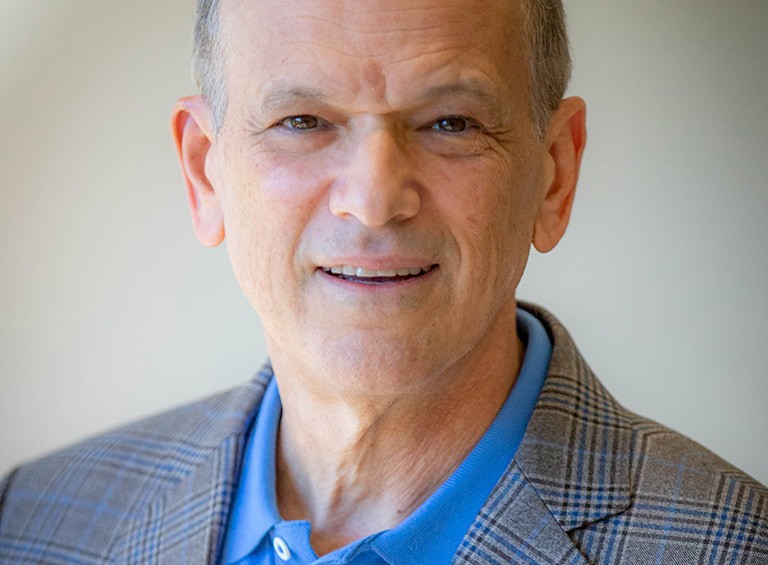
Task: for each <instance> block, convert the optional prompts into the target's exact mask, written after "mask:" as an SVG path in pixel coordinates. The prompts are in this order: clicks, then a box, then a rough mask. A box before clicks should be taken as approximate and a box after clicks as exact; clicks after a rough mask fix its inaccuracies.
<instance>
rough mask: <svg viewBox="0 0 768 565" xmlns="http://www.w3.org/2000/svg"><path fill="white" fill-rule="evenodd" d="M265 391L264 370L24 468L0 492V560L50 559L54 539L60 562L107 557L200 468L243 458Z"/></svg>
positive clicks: (12, 475) (17, 470)
mask: <svg viewBox="0 0 768 565" xmlns="http://www.w3.org/2000/svg"><path fill="white" fill-rule="evenodd" d="M264 388H265V377H264V374H263V372H260V373H259V374H258V375H257V376H256V378H254V380H253V381H252V382H251V383H249V384H247V385H244V386H242V387H238V388H236V389H232V390H229V391H226V392H223V393H219V394H216V395H213V396H211V397H208V398H205V399H203V400H200V401H197V402H195V403H192V404H188V405H185V406H182V407H179V408H175V409H173V410H170V411H167V412H164V413H161V414H158V415H155V416H152V417H149V418H145V419H143V420H140V421H137V422H134V423H131V424H128V425H125V426H122V427H120V428H117V429H115V430H112V431H110V432H107V433H104V434H101V435H98V436H95V437H92V438H90V439H87V440H85V441H81V442H79V443H77V444H75V445H72V446H70V447H67V448H65V449H62V450H60V451H57V452H55V453H52V454H50V455H48V456H46V457H43V458H41V459H38V460H36V461H33V462H31V463H28V464H25V465H22V466H20V467H19V468H17V469H16V470H15V471H13V472H12V473H11V474H10V475H9V476H7V477H6V478H5V479H4V482H3V484H2V486H3V488H2V489H0V557H2V558H3V559H0V561H3V560H4V559H9V560H13V559H21V558H22V556H26V557H29V556H32V555H33V554H34V548H35V547H36V546H37V545H39V546H40V547H43V548H46V549H45V555H46V556H47V555H49V554H50V551H51V549H50V548H51V547H52V546H55V545H56V543H55V540H58V542H59V543H60V544H61V547H63V548H65V549H62V550H61V551H62V552H63V553H62V561H67V555H88V554H89V553H88V552H91V556H92V557H93V559H94V560H97V561H98V560H99V559H100V558H103V557H104V556H105V555H107V554H108V552H109V549H110V547H111V546H112V545H113V543H114V542H115V540H116V536H118V535H119V531H120V529H121V528H120V526H121V524H123V523H124V522H125V521H126V520H130V519H132V517H133V516H134V515H135V514H137V513H140V512H145V511H146V509H147V507H148V506H149V505H150V504H152V502H153V501H155V500H158V499H159V498H160V497H162V496H163V495H164V493H166V492H167V491H168V490H169V489H171V488H173V487H174V485H176V484H178V483H179V481H181V480H182V479H184V478H185V477H187V476H188V475H190V474H192V473H193V472H194V471H195V469H196V468H198V467H199V466H203V465H206V464H207V463H206V462H207V461H208V460H209V459H211V457H214V456H217V455H219V454H220V453H222V452H226V458H230V459H231V458H237V457H239V453H240V451H241V449H242V443H243V438H244V436H245V434H246V432H247V429H248V428H249V426H250V422H251V421H252V419H253V417H254V415H255V413H256V411H257V410H258V405H259V403H260V400H261V397H262V394H263V391H264ZM230 463H233V462H230ZM30 552H32V553H30ZM68 552H73V553H68ZM41 555H42V554H41Z"/></svg>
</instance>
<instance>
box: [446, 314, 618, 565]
mask: <svg viewBox="0 0 768 565" xmlns="http://www.w3.org/2000/svg"><path fill="white" fill-rule="evenodd" d="M520 306H521V307H523V308H525V309H526V310H528V311H530V312H531V313H533V314H534V315H536V316H537V317H538V318H539V319H540V320H541V321H542V322H543V323H544V325H545V326H546V327H547V328H548V330H549V333H550V337H551V338H552V341H553V351H552V359H551V361H550V366H549V374H548V375H547V380H546V381H545V383H544V387H543V388H542V391H541V394H540V395H539V400H538V402H537V404H536V408H535V410H534V412H533V415H532V416H531V420H530V422H529V423H528V427H527V428H526V432H525V436H524V437H523V440H522V442H521V444H520V447H519V448H518V451H517V454H516V455H515V459H514V461H513V462H512V463H511V464H510V466H509V467H508V469H507V471H506V472H505V474H504V476H503V477H502V479H501V480H500V481H499V483H498V484H497V485H496V487H495V489H494V491H493V493H492V494H491V496H490V498H489V499H488V501H487V502H486V504H485V506H484V508H483V510H482V512H481V513H480V514H479V515H478V517H477V518H476V520H475V523H474V524H473V525H472V527H471V528H470V530H469V531H468V532H467V535H466V536H465V538H464V540H463V542H462V545H461V547H460V548H459V552H458V553H457V554H456V557H455V558H454V562H456V563H517V562H526V563H530V562H531V561H533V562H535V563H586V561H585V560H584V558H583V557H582V556H581V554H580V553H579V552H578V551H577V549H576V548H575V546H574V545H573V543H572V541H571V539H570V538H569V537H568V532H569V531H571V530H574V529H576V528H580V527H583V526H586V525H587V524H590V523H594V522H596V521H599V520H602V519H604V518H606V517H608V516H612V515H614V514H618V513H620V512H622V511H623V510H625V509H626V508H627V507H628V506H629V504H630V497H631V485H630V480H629V477H630V464H631V460H630V457H631V446H632V431H631V428H630V425H629V422H628V421H627V418H626V413H625V411H624V409H623V408H622V407H621V406H619V405H618V403H617V402H616V401H615V400H614V399H613V397H611V395H610V394H609V393H608V392H607V391H606V390H605V388H604V387H603V386H602V385H601V384H600V383H599V382H598V381H597V379H596V378H595V376H594V374H593V373H592V371H591V370H590V369H589V367H588V366H587V364H586V362H585V361H584V359H583V358H582V357H581V355H580V354H579V352H578V350H577V348H576V345H575V344H574V343H573V340H572V339H571V337H570V336H569V335H568V333H567V331H566V330H565V328H564V327H563V326H562V325H561V324H560V323H559V322H558V321H557V320H556V319H555V318H554V317H553V316H552V315H551V314H549V313H548V312H547V311H545V310H543V309H542V308H540V307H538V306H533V305H530V304H520Z"/></svg>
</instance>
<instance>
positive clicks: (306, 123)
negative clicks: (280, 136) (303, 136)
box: [283, 115, 320, 129]
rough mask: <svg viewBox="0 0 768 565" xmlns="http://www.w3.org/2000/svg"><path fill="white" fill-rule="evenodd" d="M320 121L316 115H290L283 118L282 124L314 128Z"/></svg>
mask: <svg viewBox="0 0 768 565" xmlns="http://www.w3.org/2000/svg"><path fill="white" fill-rule="evenodd" d="M319 123H320V120H318V118H317V116H309V115H306V116H291V117H289V118H285V119H284V120H283V124H284V125H285V126H286V127H288V128H291V129H314V128H316V127H317V126H318V125H319Z"/></svg>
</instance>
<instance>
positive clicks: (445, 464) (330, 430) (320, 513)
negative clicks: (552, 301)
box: [273, 325, 523, 555]
mask: <svg viewBox="0 0 768 565" xmlns="http://www.w3.org/2000/svg"><path fill="white" fill-rule="evenodd" d="M522 356H523V346H522V344H521V343H520V342H519V340H518V338H517V335H516V332H515V331H514V325H513V326H512V332H511V333H506V334H504V335H503V339H498V340H493V342H492V343H488V344H486V346H485V347H483V348H482V350H479V351H478V350H473V352H472V353H471V354H469V355H467V356H466V357H465V358H464V359H462V360H461V362H460V363H457V364H455V365H454V366H453V367H452V368H451V370H450V371H447V372H446V374H443V375H440V379H438V380H436V382H438V383H440V385H438V386H434V383H433V386H428V387H424V388H423V389H419V390H417V391H415V392H411V393H409V394H408V395H402V396H393V397H379V398H366V397H363V398H350V397H349V395H345V396H344V397H343V398H341V397H339V396H338V395H336V396H334V395H319V394H317V393H316V391H310V390H307V389H305V388H303V387H301V386H300V385H299V383H301V381H300V380H299V379H294V378H290V381H287V380H286V381H285V382H284V381H283V380H279V381H278V384H279V386H280V389H281V396H282V397H283V399H284V401H283V416H282V419H281V423H280V432H279V440H278V452H277V453H278V457H277V485H276V488H277V496H278V506H279V509H280V513H281V515H282V516H283V518H284V519H288V520H296V519H301V520H309V521H310V522H311V523H312V539H311V543H312V546H313V548H314V549H315V551H316V553H317V554H318V555H323V554H325V553H328V552H330V551H333V550H334V549H337V548H339V547H343V546H344V545H347V544H348V543H350V542H352V541H355V540H357V539H360V538H362V537H365V536H367V535H370V534H372V533H376V532H379V531H382V530H386V529H390V528H393V527H395V526H396V525H397V524H399V523H400V522H402V521H403V520H404V519H405V518H407V517H408V515H409V514H411V513H412V512H413V511H414V510H415V509H416V508H418V506H419V505H421V504H422V503H423V502H424V501H425V500H426V499H427V498H428V497H429V496H430V495H431V494H432V493H433V492H434V491H435V490H436V489H437V488H438V487H439V486H440V485H441V484H442V483H443V482H444V481H445V480H446V479H447V478H448V477H449V476H450V475H451V473H453V471H454V470H456V468H457V467H458V466H459V465H460V464H461V462H462V461H463V460H464V458H465V457H466V456H467V454H468V453H469V452H470V451H471V450H472V448H473V447H474V446H475V444H476V443H477V442H478V440H479V439H480V437H481V436H482V435H483V433H484V432H485V431H486V430H487V428H488V427H489V425H490V424H491V422H492V421H493V418H494V417H495V415H496V413H497V412H498V411H499V409H500V408H501V405H502V404H503V403H504V401H505V400H506V398H507V396H508V394H509V392H510V390H511V388H512V386H513V384H514V381H515V379H516V377H517V374H518V372H519V368H520V363H521V359H522ZM274 362H275V360H274V359H273V364H274ZM290 370H291V369H290V368H286V367H277V366H276V367H275V374H276V375H278V378H279V376H280V375H291V372H290ZM286 371H288V372H286Z"/></svg>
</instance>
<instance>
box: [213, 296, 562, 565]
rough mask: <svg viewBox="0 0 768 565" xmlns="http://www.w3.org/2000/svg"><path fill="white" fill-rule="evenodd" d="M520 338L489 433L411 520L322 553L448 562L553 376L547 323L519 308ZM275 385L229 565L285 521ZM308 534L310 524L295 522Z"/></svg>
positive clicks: (249, 456)
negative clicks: (522, 347) (521, 351)
mask: <svg viewBox="0 0 768 565" xmlns="http://www.w3.org/2000/svg"><path fill="white" fill-rule="evenodd" d="M517 325H518V333H519V335H520V338H521V340H523V342H524V343H525V344H526V351H525V356H524V359H523V363H522V366H521V368H520V372H519V375H518V378H517V380H516V381H515V385H514V386H513V388H512V391H511V392H510V394H509V396H508V397H507V400H506V401H505V402H504V404H503V405H502V407H501V409H500V410H499V412H498V414H497V415H496V417H495V418H494V420H493V422H492V423H491V425H490V427H489V428H488V430H487V431H486V432H485V434H484V435H483V436H482V437H481V439H480V441H479V442H478V443H477V444H476V445H475V447H474V448H473V449H472V451H471V452H470V453H469V455H468V456H467V457H466V458H465V460H464V461H463V462H462V463H461V465H460V466H459V467H458V468H457V469H456V471H454V473H453V474H452V475H451V476H450V477H449V478H448V479H447V480H446V481H445V482H444V483H443V484H442V485H441V486H440V487H439V488H438V489H437V490H436V491H435V492H434V493H433V494H432V495H431V496H430V497H429V498H428V499H427V500H426V501H425V502H424V503H423V504H422V505H421V506H419V507H418V508H417V509H416V510H415V511H414V512H413V513H412V514H411V515H410V516H409V517H408V518H406V519H405V520H404V521H403V522H402V523H401V524H399V525H398V526H396V527H395V528H392V529H390V530H385V531H383V532H380V533H377V534H373V535H371V536H369V537H367V538H365V539H363V540H358V541H357V542H355V543H353V544H351V545H350V546H346V547H345V548H341V549H340V550H337V551H336V552H333V553H331V554H329V555H326V556H324V557H323V558H321V559H320V560H319V561H321V562H323V561H329V562H331V561H333V560H334V558H335V557H339V558H341V559H343V561H344V562H346V561H347V560H348V559H350V558H352V557H353V555H354V554H355V553H357V552H358V551H360V550H362V549H366V548H368V549H371V550H373V551H374V552H376V554H378V555H379V556H380V557H381V558H382V559H383V560H384V561H385V562H387V563H389V564H391V565H409V564H412V563H448V562H450V560H451V558H452V557H453V555H454V554H455V553H456V551H457V549H458V547H459V544H460V543H461V541H462V539H463V538H464V535H465V533H466V532H467V530H468V529H469V527H470V526H471V525H472V522H473V521H474V520H475V518H476V517H477V514H478V513H479V512H480V510H481V508H482V507H483V504H484V503H485V501H486V500H487V498H488V497H489V495H490V493H491V491H492V490H493V487H494V486H495V485H496V483H497V482H498V480H499V479H500V478H501V476H502V475H503V473H504V471H505V469H506V468H507V466H508V465H509V464H510V462H511V461H512V459H513V457H514V455H515V452H516V451H517V447H518V445H519V443H520V440H521V439H522V437H523V434H524V433H525V428H526V426H527V425H528V421H529V419H530V417H531V414H532V413H533V409H534V406H535V404H536V401H537V399H538V396H539V392H540V390H541V387H542V386H543V383H544V380H545V378H546V375H547V370H548V368H549V361H550V357H551V353H552V343H551V341H550V339H549V336H548V334H547V332H546V329H545V328H544V326H543V325H542V323H541V322H540V321H539V320H538V319H536V318H535V317H534V316H533V315H532V314H530V313H528V312H526V311H525V310H522V309H520V308H518V310H517ZM281 411H282V408H281V404H280V396H279V392H278V389H277V385H276V381H275V379H274V378H273V379H272V380H270V382H269V385H268V386H267V390H266V392H265V394H264V398H263V400H262V405H261V408H260V410H259V414H258V416H257V418H256V423H255V426H254V428H253V431H252V433H251V435H250V438H249V441H248V445H247V447H246V452H245V457H244V461H243V472H242V474H241V478H240V484H239V486H238V487H237V493H236V496H235V501H234V505H233V508H232V514H231V519H230V524H229V527H228V532H227V544H226V547H225V553H224V557H225V561H224V562H225V563H234V562H237V561H238V560H240V559H242V558H244V557H246V556H248V555H249V554H250V553H251V552H253V551H254V549H255V548H256V547H258V546H259V544H260V543H261V542H262V541H263V539H264V536H266V535H267V533H268V532H269V531H270V529H272V528H273V527H274V526H275V525H276V524H278V523H281V522H282V521H283V520H282V518H281V516H280V514H279V511H278V506H277V496H276V491H275V485H276V476H275V462H276V457H275V455H276V453H275V450H276V445H277V433H278V428H279V424H280V415H281ZM293 525H294V526H295V527H297V528H300V529H306V532H307V534H308V533H309V531H310V526H309V523H308V522H306V521H302V522H294V523H293Z"/></svg>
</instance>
